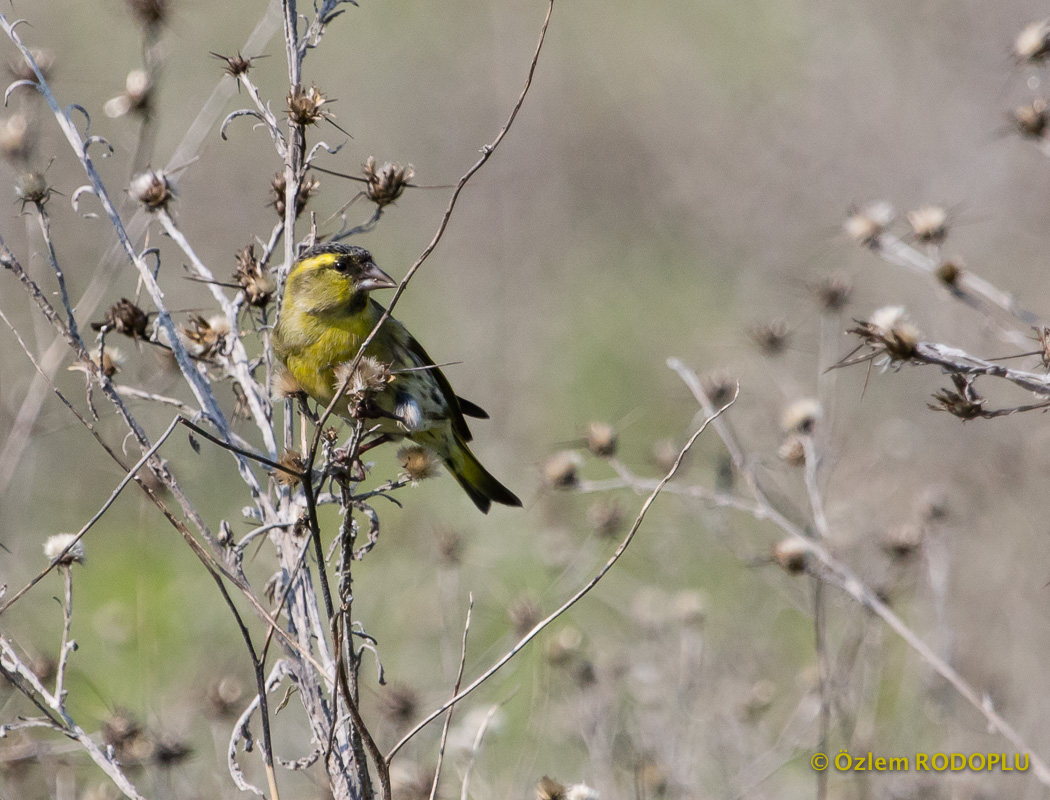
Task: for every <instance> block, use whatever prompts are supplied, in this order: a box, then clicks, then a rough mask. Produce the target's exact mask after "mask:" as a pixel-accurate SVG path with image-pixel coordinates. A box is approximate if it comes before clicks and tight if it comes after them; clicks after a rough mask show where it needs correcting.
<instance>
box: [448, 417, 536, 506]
mask: <svg viewBox="0 0 1050 800" xmlns="http://www.w3.org/2000/svg"><path fill="white" fill-rule="evenodd" d="M453 435H454V436H455V444H454V445H453V446H452V447H451V448H449V453H448V455H447V456H446V457H445V466H446V467H448V471H449V472H451V473H452V475H453V477H455V479H456V480H457V481H459V485H460V486H462V487H463V491H465V492H466V493H467V496H468V497H470V499H471V500H472V501H473V502H474V505H476V506H477V507H478V508H479V509H480V510H481V513H483V514H488V513H489V507H490V506H491V505H492V503H493V502H496V503H501V504H503V505H505V506H520V505H521V500H519V499H518V498H517V496H516V495H515V494H514V493H513V492H512V491H511V490H510V489H508V488H507V487H506V486H504V485H503V484H502V483H500V482H499V481H498V480H496V479H495V478H494V477H493V476H492V475H491V474H490V473H489V471H488V470H486V469H485V468H484V467H483V466H481V462H480V461H478V459H477V458H476V457H475V455H474V454H473V453H472V452H470V448H469V447H467V443H466V442H464V441H463V439H462V438H460V436H459V434H453Z"/></svg>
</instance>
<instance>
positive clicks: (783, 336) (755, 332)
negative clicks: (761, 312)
mask: <svg viewBox="0 0 1050 800" xmlns="http://www.w3.org/2000/svg"><path fill="white" fill-rule="evenodd" d="M747 333H748V336H750V337H751V341H752V342H754V344H755V346H756V347H757V348H758V349H759V351H760V352H761V353H762V355H764V356H769V357H773V356H779V355H780V354H781V353H783V352H784V351H785V350H786V349H787V346H788V342H789V340H790V338H791V331H789V330H788V326H787V323H786V322H785V321H784V320H782V319H781V320H774V321H772V322H759V323H755V324H754V325H752V326H751V327H749V328H748V330H747Z"/></svg>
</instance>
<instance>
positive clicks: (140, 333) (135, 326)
mask: <svg viewBox="0 0 1050 800" xmlns="http://www.w3.org/2000/svg"><path fill="white" fill-rule="evenodd" d="M91 327H92V329H93V330H96V331H101V330H106V331H116V332H117V333H121V334H123V335H125V336H130V337H131V338H132V339H148V338H149V334H148V331H147V329H148V327H149V314H147V313H146V312H145V311H143V310H142V309H141V308H139V307H138V306H137V305H135V304H134V303H132V302H131V301H130V300H128V298H126V297H122V298H120V300H119V301H118V302H116V303H114V304H113V305H111V306H110V307H109V309H107V311H106V316H105V317H104V318H103V320H102V322H92V323H91Z"/></svg>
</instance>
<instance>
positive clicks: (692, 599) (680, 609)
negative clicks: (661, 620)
mask: <svg viewBox="0 0 1050 800" xmlns="http://www.w3.org/2000/svg"><path fill="white" fill-rule="evenodd" d="M671 611H672V612H673V614H674V618H675V619H676V620H677V621H678V622H679V624H681V625H687V626H690V627H694V628H698V627H700V626H701V625H703V624H704V621H705V620H706V619H707V604H706V603H705V602H704V596H703V595H702V594H700V592H697V591H694V590H693V589H682V591H680V592H679V593H678V594H676V595H675V596H674V601H673V602H672V604H671Z"/></svg>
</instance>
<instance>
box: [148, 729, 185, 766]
mask: <svg viewBox="0 0 1050 800" xmlns="http://www.w3.org/2000/svg"><path fill="white" fill-rule="evenodd" d="M192 754H193V748H192V747H190V745H189V743H188V742H185V741H183V740H181V739H177V738H175V737H174V736H159V737H157V740H156V741H155V742H154V745H153V758H152V760H153V762H154V763H156V764H157V765H158V766H161V767H173V766H175V765H176V764H180V763H181V762H183V761H185V760H186V759H187V758H189V757H190V755H192Z"/></svg>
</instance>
